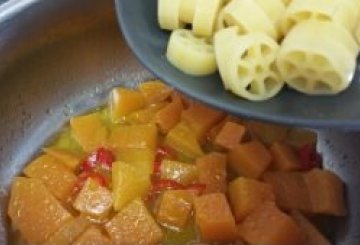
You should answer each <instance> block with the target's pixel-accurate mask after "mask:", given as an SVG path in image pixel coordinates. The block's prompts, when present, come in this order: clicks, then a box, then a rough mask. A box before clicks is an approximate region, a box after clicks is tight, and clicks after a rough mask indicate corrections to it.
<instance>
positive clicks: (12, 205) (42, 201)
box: [8, 177, 72, 244]
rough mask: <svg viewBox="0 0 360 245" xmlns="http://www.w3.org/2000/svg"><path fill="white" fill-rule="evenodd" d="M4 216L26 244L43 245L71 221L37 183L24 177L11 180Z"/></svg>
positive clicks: (41, 184) (57, 202) (64, 210)
mask: <svg viewBox="0 0 360 245" xmlns="http://www.w3.org/2000/svg"><path fill="white" fill-rule="evenodd" d="M8 214H9V216H10V218H11V221H12V223H13V224H14V226H15V227H16V228H17V229H18V230H19V231H20V232H21V234H22V236H23V237H24V239H25V240H26V241H27V242H28V243H29V244H43V243H44V242H46V241H47V240H48V239H49V237H50V236H51V235H52V234H53V233H54V232H56V231H57V230H58V229H59V228H60V227H62V226H64V225H65V224H66V223H67V222H69V221H70V220H71V218H72V216H71V215H70V213H69V212H68V211H67V210H66V209H65V208H63V207H62V205H61V204H60V203H59V201H58V200H56V198H55V197H54V196H53V195H52V194H51V193H50V192H49V191H48V190H47V189H46V187H45V186H44V184H43V183H42V182H41V181H40V180H38V179H32V178H31V179H28V178H24V177H17V178H15V179H14V182H13V184H12V186H11V196H10V201H9V208H8Z"/></svg>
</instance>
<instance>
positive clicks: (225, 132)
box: [214, 122, 246, 150]
mask: <svg viewBox="0 0 360 245" xmlns="http://www.w3.org/2000/svg"><path fill="white" fill-rule="evenodd" d="M245 133H246V128H245V127H244V126H242V125H240V124H237V123H233V122H226V123H225V125H224V126H223V127H222V128H221V130H220V132H219V133H218V134H217V135H216V138H215V140H214V144H215V145H217V146H220V147H222V148H224V149H226V150H231V149H233V148H234V147H235V146H236V145H238V144H240V142H241V141H242V139H243V138H244V136H245Z"/></svg>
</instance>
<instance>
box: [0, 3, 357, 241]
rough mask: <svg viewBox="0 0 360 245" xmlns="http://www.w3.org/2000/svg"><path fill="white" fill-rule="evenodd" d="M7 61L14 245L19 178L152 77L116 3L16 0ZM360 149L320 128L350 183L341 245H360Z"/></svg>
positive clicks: (2, 101) (2, 179)
mask: <svg viewBox="0 0 360 245" xmlns="http://www.w3.org/2000/svg"><path fill="white" fill-rule="evenodd" d="M133 1H134V0H133ZM0 57H1V58H0V59H1V62H0V115H1V116H0V244H1V245H8V244H9V245H10V244H12V245H13V244H16V243H15V241H16V240H17V237H16V236H14V235H13V236H12V237H11V236H9V234H12V233H11V227H10V224H9V220H8V218H7V215H6V212H7V203H8V194H9V185H10V183H11V180H12V178H13V177H14V176H16V175H18V174H20V173H21V170H22V169H23V167H24V166H25V164H27V162H28V161H29V160H30V159H31V158H32V157H34V155H36V154H38V152H39V149H40V148H41V146H43V145H44V144H46V142H47V141H48V140H49V139H50V138H51V137H52V135H53V134H54V133H55V132H56V131H57V130H58V129H59V128H60V127H61V126H62V125H63V124H64V123H65V122H66V121H67V120H68V119H69V118H70V117H71V116H72V115H76V114H79V113H82V112H84V111H86V110H88V109H89V108H92V107H94V106H97V105H99V104H101V103H102V102H104V99H105V98H106V96H107V94H108V92H109V90H110V89H111V88H112V87H113V86H117V85H122V86H130V87H133V86H137V84H138V83H139V82H141V81H143V80H144V79H148V78H151V77H152V75H151V74H150V73H149V72H148V71H147V70H146V69H144V68H143V67H142V66H141V65H140V64H139V63H138V62H137V61H136V59H135V58H134V56H133V55H132V53H131V52H130V50H129V49H128V47H127V46H126V44H125V42H124V41H123V39H122V36H121V33H120V32H119V30H118V28H117V24H116V20H115V11H114V6H113V1H112V0H102V1H98V0H77V1H74V0H51V1H48V0H17V1H12V0H11V1H10V2H9V3H7V4H6V5H2V6H0ZM359 145H360V134H359V133H340V132H333V131H323V132H320V131H319V149H320V151H321V152H322V153H323V155H324V158H325V167H326V168H328V169H331V170H332V171H334V172H336V173H337V174H338V175H339V176H340V177H341V178H342V179H343V180H344V182H345V184H346V186H347V197H346V200H347V203H348V207H349V216H348V217H347V218H344V219H334V220H330V221H329V222H328V223H326V224H324V229H325V231H326V232H327V234H328V235H329V237H331V238H332V240H333V241H334V244H336V245H357V244H360V215H359V208H358V204H359V203H360V191H359V189H360V188H359V187H360V154H359V151H358V146H359Z"/></svg>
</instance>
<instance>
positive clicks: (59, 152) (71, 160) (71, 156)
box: [43, 147, 83, 170]
mask: <svg viewBox="0 0 360 245" xmlns="http://www.w3.org/2000/svg"><path fill="white" fill-rule="evenodd" d="M43 151H44V152H45V153H46V154H48V155H50V156H52V157H54V158H56V159H58V160H59V161H61V162H62V163H63V164H65V165H66V166H67V167H69V168H70V169H71V170H75V169H76V168H77V167H78V165H79V163H80V161H81V160H82V158H83V156H81V155H80V154H75V153H73V152H70V151H68V150H64V149H57V148H54V147H50V148H44V149H43Z"/></svg>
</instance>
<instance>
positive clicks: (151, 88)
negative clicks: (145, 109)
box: [139, 80, 173, 104]
mask: <svg viewBox="0 0 360 245" xmlns="http://www.w3.org/2000/svg"><path fill="white" fill-rule="evenodd" d="M139 90H140V92H141V93H142V95H143V96H144V99H145V102H146V103H147V104H153V103H157V102H160V101H164V100H166V99H167V98H169V97H170V95H171V93H172V92H173V89H172V88H171V87H169V86H167V85H166V84H164V83H163V82H161V81H160V80H153V81H148V82H145V83H141V84H140V85H139Z"/></svg>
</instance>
